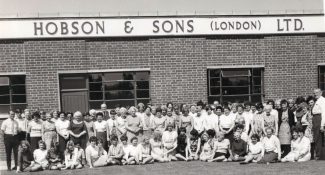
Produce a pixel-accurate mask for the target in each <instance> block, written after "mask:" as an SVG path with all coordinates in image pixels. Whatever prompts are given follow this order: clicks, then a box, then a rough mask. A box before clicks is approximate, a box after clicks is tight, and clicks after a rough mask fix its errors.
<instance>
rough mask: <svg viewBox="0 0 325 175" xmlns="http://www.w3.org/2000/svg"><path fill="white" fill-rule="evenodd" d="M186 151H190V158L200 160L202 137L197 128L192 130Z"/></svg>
mask: <svg viewBox="0 0 325 175" xmlns="http://www.w3.org/2000/svg"><path fill="white" fill-rule="evenodd" d="M187 142H188V143H187V147H186V151H187V152H188V153H189V155H188V160H199V151H200V148H201V138H200V137H199V132H197V130H194V129H193V130H192V131H191V132H190V138H188V140H187Z"/></svg>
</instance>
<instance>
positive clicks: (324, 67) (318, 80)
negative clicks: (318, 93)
mask: <svg viewBox="0 0 325 175" xmlns="http://www.w3.org/2000/svg"><path fill="white" fill-rule="evenodd" d="M321 69H325V64H319V65H318V77H317V82H318V83H317V84H318V88H319V89H321V90H322V91H324V90H325V81H323V82H322V81H321V74H322V73H321ZM323 74H324V75H323V76H324V79H325V71H324V73H323ZM321 84H323V86H324V89H322V88H321V87H322V85H321Z"/></svg>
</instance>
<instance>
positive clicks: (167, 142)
mask: <svg viewBox="0 0 325 175" xmlns="http://www.w3.org/2000/svg"><path fill="white" fill-rule="evenodd" d="M173 129H174V128H173V125H168V126H167V131H165V132H163V135H162V143H163V147H164V157H165V158H167V160H168V161H172V160H177V158H176V157H175V154H176V148H177V132H176V131H174V130H173Z"/></svg>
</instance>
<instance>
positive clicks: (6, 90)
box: [0, 86, 10, 98]
mask: <svg viewBox="0 0 325 175" xmlns="http://www.w3.org/2000/svg"><path fill="white" fill-rule="evenodd" d="M6 94H8V95H9V94H10V92H9V86H0V95H6ZM0 98H1V97H0Z"/></svg>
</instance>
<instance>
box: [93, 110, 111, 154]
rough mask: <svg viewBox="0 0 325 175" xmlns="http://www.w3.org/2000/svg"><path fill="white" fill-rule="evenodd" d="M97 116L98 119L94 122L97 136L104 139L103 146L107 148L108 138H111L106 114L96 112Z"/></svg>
mask: <svg viewBox="0 0 325 175" xmlns="http://www.w3.org/2000/svg"><path fill="white" fill-rule="evenodd" d="M96 118H97V121H95V122H94V131H95V132H94V133H95V137H96V138H97V139H100V140H102V141H103V148H104V149H105V150H107V149H108V147H107V140H108V138H109V130H108V124H107V121H105V120H104V115H103V113H101V112H98V113H97V114H96Z"/></svg>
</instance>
